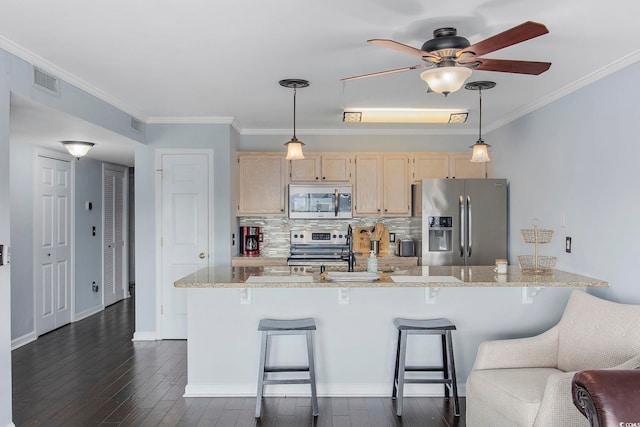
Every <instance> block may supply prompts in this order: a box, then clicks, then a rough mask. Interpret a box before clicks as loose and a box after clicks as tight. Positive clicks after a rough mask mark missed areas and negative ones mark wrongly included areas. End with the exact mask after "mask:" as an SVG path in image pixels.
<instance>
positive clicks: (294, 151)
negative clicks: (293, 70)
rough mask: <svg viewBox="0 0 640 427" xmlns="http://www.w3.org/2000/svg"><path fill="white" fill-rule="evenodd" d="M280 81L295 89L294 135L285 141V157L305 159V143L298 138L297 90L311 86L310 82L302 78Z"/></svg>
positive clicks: (285, 85)
mask: <svg viewBox="0 0 640 427" xmlns="http://www.w3.org/2000/svg"><path fill="white" fill-rule="evenodd" d="M279 83H280V86H283V87H288V88H291V89H293V136H292V137H291V141H289V142H285V144H284V145H285V146H286V147H287V155H286V156H285V159H286V160H302V159H304V154H303V153H302V146H303V145H304V143H303V142H302V141H299V140H298V138H296V92H297V89H298V88H299V87H307V86H309V82H308V81H307V80H302V79H284V80H280V82H279Z"/></svg>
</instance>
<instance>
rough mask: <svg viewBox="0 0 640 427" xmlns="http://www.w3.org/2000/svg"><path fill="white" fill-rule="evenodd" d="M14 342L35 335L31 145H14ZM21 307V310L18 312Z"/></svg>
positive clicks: (12, 314)
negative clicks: (28, 335)
mask: <svg viewBox="0 0 640 427" xmlns="http://www.w3.org/2000/svg"><path fill="white" fill-rule="evenodd" d="M10 151H11V153H10V158H11V165H13V166H10V167H9V168H10V171H11V181H10V184H11V194H10V197H11V236H12V238H11V253H12V255H13V256H12V260H11V276H12V278H13V280H12V282H11V307H12V310H11V339H12V340H13V339H16V338H19V337H22V336H25V335H27V334H31V333H34V332H35V325H34V323H33V322H34V319H33V311H34V307H33V301H34V295H33V292H34V288H33V280H34V277H33V253H34V252H33V192H32V191H31V189H32V188H33V162H34V156H35V154H34V149H33V146H32V145H29V144H22V143H19V142H15V141H14V142H12V143H11V150H10ZM17 308H19V309H17Z"/></svg>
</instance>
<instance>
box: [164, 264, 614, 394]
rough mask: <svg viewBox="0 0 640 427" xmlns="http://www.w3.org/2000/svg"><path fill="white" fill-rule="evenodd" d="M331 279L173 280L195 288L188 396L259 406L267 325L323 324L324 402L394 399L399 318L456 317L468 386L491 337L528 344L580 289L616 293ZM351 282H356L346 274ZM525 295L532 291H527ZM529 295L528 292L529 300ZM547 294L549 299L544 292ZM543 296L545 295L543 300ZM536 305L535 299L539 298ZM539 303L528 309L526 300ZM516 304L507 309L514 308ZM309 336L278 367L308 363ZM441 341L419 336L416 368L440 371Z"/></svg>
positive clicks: (242, 276) (190, 300) (510, 280)
mask: <svg viewBox="0 0 640 427" xmlns="http://www.w3.org/2000/svg"><path fill="white" fill-rule="evenodd" d="M328 273H329V272H324V273H322V274H321V273H320V271H319V269H318V268H316V269H309V270H308V271H302V272H300V271H299V270H298V271H296V272H293V269H292V267H282V266H280V267H277V266H271V267H233V268H231V267H229V268H215V269H203V270H200V271H198V272H196V273H194V274H192V275H189V276H187V277H185V278H182V279H179V280H178V281H176V282H175V286H176V287H180V288H188V292H187V316H188V335H187V336H188V383H187V387H186V390H185V395H186V396H255V393H256V381H257V369H258V356H259V333H258V331H257V325H258V322H259V320H260V319H262V318H302V317H313V318H314V319H316V323H317V325H318V330H317V331H316V336H315V340H316V366H317V378H318V394H319V395H321V396H389V395H390V393H391V384H392V380H393V357H394V354H395V339H396V334H395V329H394V326H393V318H395V317H407V318H438V317H447V318H449V319H450V320H451V321H452V322H453V323H454V324H456V326H457V330H456V331H455V332H454V336H453V341H454V351H455V357H456V365H457V371H458V383H459V385H460V390H461V394H462V395H464V383H465V380H466V377H467V375H468V373H469V372H470V370H471V366H472V364H473V360H474V359H475V353H476V351H477V346H478V345H479V343H480V342H482V341H485V340H487V339H495V338H505V337H519V336H527V335H531V334H534V333H538V332H541V331H543V330H545V329H546V328H548V327H549V326H550V325H552V324H553V323H555V322H556V321H557V320H558V317H559V316H560V314H561V313H562V310H563V309H564V305H565V304H566V300H567V299H568V297H569V294H570V293H571V292H572V291H573V290H574V289H579V290H585V289H586V288H589V287H604V286H608V284H607V282H604V281H601V280H597V279H592V278H589V277H585V276H581V275H577V274H572V273H567V272H563V271H554V272H553V273H552V274H545V275H536V274H523V273H521V272H520V269H519V268H517V267H509V269H508V274H506V275H498V274H496V273H495V272H494V271H493V267H488V266H486V267H485V266H482V267H459V266H458V267H449V266H447V267H412V268H402V269H401V270H400V269H399V270H389V271H384V272H380V273H378V274H377V276H376V277H375V279H366V280H364V281H361V280H359V279H360V278H345V276H344V275H338V276H337V277H338V280H336V281H331V280H327V277H328V276H327V275H328ZM343 274H347V273H343ZM523 290H524V291H523ZM525 291H526V292H525ZM538 291H539V292H538ZM536 293H537V295H535V294H536ZM534 295H535V297H534ZM525 296H526V297H527V298H531V299H533V300H534V301H533V303H532V304H531V303H529V304H523V302H532V301H524V300H523V298H524V297H525ZM505 301H508V302H505ZM298 338H299V337H295V336H282V337H278V339H279V340H281V343H279V344H278V346H277V347H276V348H277V351H274V352H273V353H272V354H270V357H271V362H272V363H274V364H288V365H296V364H303V363H304V361H305V360H306V359H305V348H304V344H303V342H302V341H297V340H296V339H298ZM431 339H438V338H437V337H435V338H434V337H429V336H424V337H419V340H418V341H417V342H418V344H416V345H415V346H412V347H411V348H409V349H408V353H407V354H408V358H409V360H411V359H417V358H418V357H419V358H420V360H421V362H423V363H427V364H430V363H433V364H435V363H437V362H438V361H439V358H440V357H441V355H440V351H439V347H438V345H437V342H435V341H433V342H432V341H429V340H431ZM409 386H412V387H407V389H406V395H407V396H411V395H442V392H443V390H442V386H439V385H424V384H420V385H418V384H410V385H409ZM285 394H286V395H288V396H295V395H303V396H306V395H308V387H304V386H297V385H293V386H291V385H289V386H271V387H267V389H266V395H267V396H268V395H285Z"/></svg>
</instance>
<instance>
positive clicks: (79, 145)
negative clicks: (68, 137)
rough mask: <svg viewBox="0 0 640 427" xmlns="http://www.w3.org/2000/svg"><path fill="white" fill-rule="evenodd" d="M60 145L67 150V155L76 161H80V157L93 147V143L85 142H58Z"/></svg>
mask: <svg viewBox="0 0 640 427" xmlns="http://www.w3.org/2000/svg"><path fill="white" fill-rule="evenodd" d="M60 143H62V145H63V146H64V148H66V149H67V151H68V152H69V154H71V155H72V156H73V157H75V158H76V159H78V160H80V157H84V156H86V154H87V153H88V152H89V150H91V148H92V147H93V146H94V145H95V144H94V143H93V142H87V141H60Z"/></svg>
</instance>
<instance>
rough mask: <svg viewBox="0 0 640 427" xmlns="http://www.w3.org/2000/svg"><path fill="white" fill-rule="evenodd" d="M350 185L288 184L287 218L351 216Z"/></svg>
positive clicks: (336, 217) (338, 217)
mask: <svg viewBox="0 0 640 427" xmlns="http://www.w3.org/2000/svg"><path fill="white" fill-rule="evenodd" d="M351 200H352V187H351V185H326V184H322V185H298V184H289V218H294V219H341V218H351V217H352V214H351Z"/></svg>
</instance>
